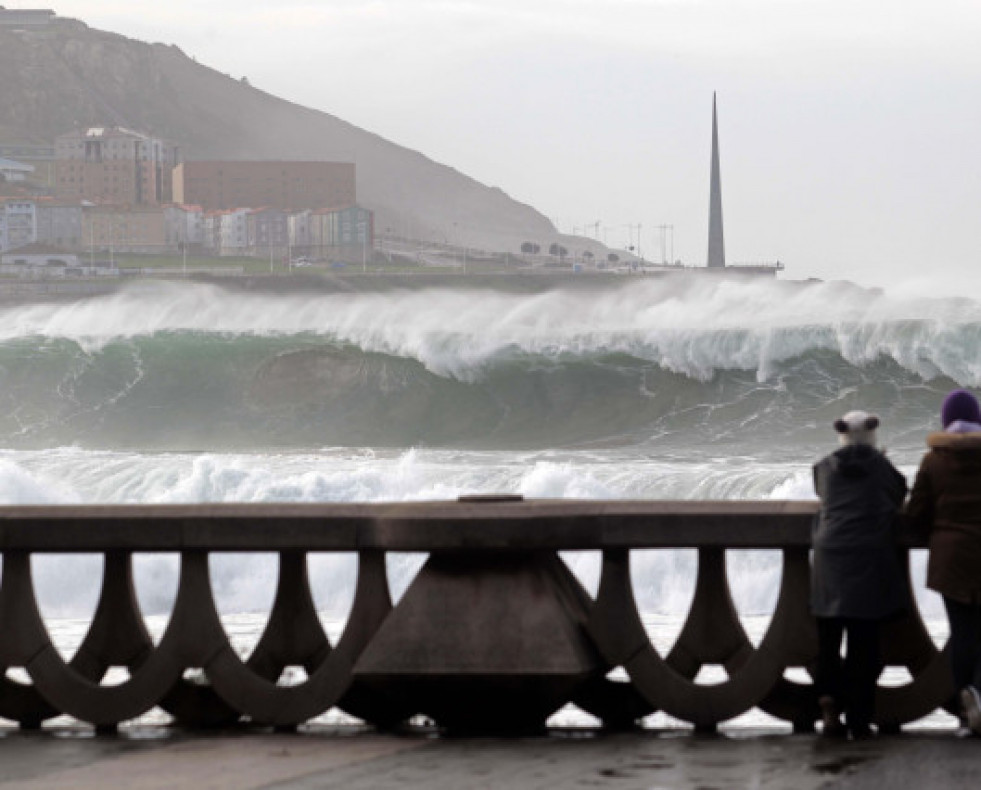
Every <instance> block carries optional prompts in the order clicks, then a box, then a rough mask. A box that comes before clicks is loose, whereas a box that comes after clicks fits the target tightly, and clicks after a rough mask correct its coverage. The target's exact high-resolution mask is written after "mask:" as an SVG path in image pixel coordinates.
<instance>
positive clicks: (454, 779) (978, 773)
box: [0, 728, 981, 790]
mask: <svg viewBox="0 0 981 790" xmlns="http://www.w3.org/2000/svg"><path fill="white" fill-rule="evenodd" d="M979 783H981V740H978V739H968V740H959V739H957V738H955V737H953V736H952V735H951V734H949V733H938V734H934V733H917V734H905V735H902V736H897V737H889V738H880V739H877V740H873V741H864V742H859V743H851V742H831V741H827V740H823V739H821V738H818V737H814V736H791V735H781V734H772V733H765V732H752V733H747V732H742V733H739V734H732V733H730V734H728V735H722V736H718V737H703V736H695V735H692V734H690V733H688V732H662V733H654V732H636V733H628V734H617V735H601V736H597V735H594V734H592V733H581V734H568V733H563V734H555V735H551V736H549V737H540V738H515V739H501V738H467V739H462V738H461V739H456V738H438V737H434V736H427V735H425V734H413V735H405V736H396V735H379V734H374V733H371V732H365V731H361V730H354V729H352V730H338V729H312V730H309V731H306V732H302V733H299V734H296V735H274V734H225V733H223V734H212V735H200V734H198V735H193V736H192V735H187V734H185V733H181V732H179V731H172V730H168V729H154V728H139V729H131V730H124V731H123V732H122V733H121V734H120V735H118V736H99V737H96V736H95V735H93V734H91V732H90V731H87V730H60V731H56V732H44V733H38V734H26V733H20V732H18V731H16V730H2V729H0V788H3V790H8V789H9V788H46V789H48V788H50V789H51V790H57V789H58V788H76V789H77V790H94V789H95V788H99V789H100V790H101V789H102V788H107V787H114V788H115V787H120V788H139V789H140V790H150V789H151V788H154V789H155V788H172V787H181V786H183V787H187V788H192V787H193V788H195V789H196V790H197V789H198V788H201V789H202V790H204V789H205V788H214V789H216V790H217V789H218V788H236V789H239V788H291V789H295V790H301V789H302V790H306V789H308V788H310V789H312V788H318V790H319V788H344V790H369V789H370V790H388V789H389V788H391V789H392V790H395V788H398V790H406V788H427V789H428V788H432V789H433V790H438V789H439V788H446V789H447V790H468V789H472V790H478V789H480V788H508V790H525V789H526V788H527V790H532V789H533V788H534V790H545V788H594V789H595V788H599V789H600V790H602V789H604V788H609V789H610V790H627V789H628V788H629V789H630V790H635V789H636V790H660V789H661V788H663V789H665V790H667V789H668V788H670V790H684V789H685V788H692V789H694V788H698V790H716V789H717V790H723V789H725V790H728V788H744V787H745V788H757V789H759V790H769V789H770V788H774V790H776V789H779V790H787V789H788V788H790V789H791V790H812V788H814V789H817V788H843V789H847V790H859V789H861V788H890V790H902V788H916V789H917V790H919V789H920V788H933V787H938V788H944V790H956V788H961V787H963V788H968V787H970V788H976V787H978V785H979Z"/></svg>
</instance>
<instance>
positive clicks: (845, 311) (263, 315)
mask: <svg viewBox="0 0 981 790" xmlns="http://www.w3.org/2000/svg"><path fill="white" fill-rule="evenodd" d="M979 350H981V304H979V303H978V302H974V301H970V300H967V299H959V300H958V299H942V300H941V299H909V298H897V297H891V296H889V295H887V294H885V293H881V292H876V291H869V290H866V289H861V288H858V287H856V286H852V285H848V284H844V283H830V284H823V283H815V284H800V283H784V282H777V281H750V280H747V281H742V280H729V279H721V278H710V277H699V278H683V277H678V278H657V279H655V278H650V279H626V280H624V281H621V282H619V283H617V284H616V285H614V286H611V285H605V286H602V287H597V288H585V287H582V286H579V287H570V286H566V287H555V288H551V289H549V290H544V291H539V292H535V293H507V292H503V291H501V290H490V289H486V288H485V289H481V288H422V289H395V290H391V289H390V290H379V291H375V292H360V293H357V292H348V293H329V292H313V293H301V294H297V293H293V294H257V293H251V292H247V291H238V292H236V291H226V290H222V289H220V288H218V287H215V286H209V285H184V284H181V285H159V284H158V285H156V286H154V287H152V288H151V287H146V286H144V287H138V288H131V289H128V290H123V291H121V292H119V293H116V294H112V295H109V296H102V297H96V298H90V299H85V300H80V301H77V302H73V303H66V304H35V305H21V306H15V307H6V308H4V309H0V446H7V447H51V446H60V445H67V444H75V445H79V446H84V447H93V448H139V449H173V450H214V449H238V448H257V447H259V448H298V449H302V448H315V447H320V446H325V445H344V446H365V445H369V446H375V447H412V446H434V447H439V446H442V447H453V446H459V447H487V448H541V447H571V446H596V445H599V446H615V445H623V444H629V445H634V444H644V443H649V442H652V441H656V442H658V443H659V445H662V446H663V445H665V444H667V445H668V446H678V445H680V444H682V443H685V442H689V443H691V442H695V443H698V444H700V445H705V444H718V443H743V444H745V443H747V442H748V443H749V445H752V444H754V443H755V442H759V441H772V440H773V439H775V438H777V437H781V438H784V439H786V438H787V437H789V438H790V439H791V440H792V441H794V442H798V443H800V442H803V443H805V444H807V443H810V442H812V441H814V440H815V437H816V434H815V433H814V430H815V428H816V427H818V426H821V427H822V428H823V426H824V425H826V424H827V421H828V419H830V418H833V417H834V416H837V415H838V414H840V413H841V411H842V410H843V409H847V408H852V407H855V406H857V405H861V406H862V407H863V408H869V409H874V410H877V411H879V412H880V413H881V414H882V415H883V417H884V422H885V424H886V426H887V427H892V428H893V429H894V431H895V435H896V437H898V441H899V442H900V443H901V444H902V443H903V442H906V441H907V439H909V441H912V437H913V436H916V437H917V438H916V442H917V443H918V442H919V438H918V437H919V436H921V435H922V432H923V431H924V430H925V429H926V428H927V427H929V425H930V424H932V421H933V419H934V412H935V410H936V405H937V403H938V399H939V397H940V396H941V395H942V393H943V392H944V390H946V389H948V388H949V387H950V386H952V385H953V384H954V383H957V384H961V385H966V386H977V385H979V384H981V354H979V353H978V352H979Z"/></svg>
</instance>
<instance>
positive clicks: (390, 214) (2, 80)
mask: <svg viewBox="0 0 981 790" xmlns="http://www.w3.org/2000/svg"><path fill="white" fill-rule="evenodd" d="M0 75H2V77H0V94H2V95H0V99H2V100H0V143H6V144H13V143H34V144H51V143H53V141H54V138H55V137H56V136H57V135H58V134H61V133H62V132H65V131H68V130H70V129H72V128H75V127H78V126H91V125H107V124H112V125H120V126H126V127H129V128H132V129H139V130H141V131H147V132H150V133H152V134H155V135H158V136H161V137H165V138H167V139H170V140H173V141H174V142H176V143H177V144H178V145H180V146H181V150H182V155H183V157H184V158H185V159H217V158H225V159H293V160H305V159H322V160H338V161H352V160H354V161H355V162H356V163H357V171H358V197H359V202H361V203H363V204H364V205H366V206H368V207H370V208H372V209H374V210H375V212H376V228H377V229H378V230H379V231H384V229H385V228H391V229H392V230H393V232H396V233H397V232H400V231H402V232H404V231H405V230H406V229H411V230H412V234H413V235H414V236H416V237H419V238H433V239H436V238H438V239H440V240H442V239H443V238H444V235H445V234H446V232H447V229H448V228H452V227H454V224H455V225H456V229H455V234H456V236H457V238H458V239H459V240H460V241H461V242H465V243H467V244H470V245H473V246H477V247H482V248H484V249H497V250H504V249H511V250H514V249H516V247H517V245H518V244H519V243H520V241H521V240H523V239H535V240H546V239H548V238H550V237H554V236H555V230H554V229H553V227H552V225H551V223H550V222H549V221H548V219H547V218H545V217H544V216H543V215H542V214H540V213H539V212H538V211H536V210H535V209H533V208H531V207H530V206H527V205H524V204H522V203H519V202H517V201H515V200H512V199H511V198H509V197H508V196H507V195H506V194H505V193H504V192H502V191H501V190H499V189H496V188H492V187H487V186H485V185H483V184H480V183H478V182H477V181H475V180H473V179H472V178H469V177H467V176H465V175H464V174H462V173H460V172H458V171H456V170H454V169H452V168H450V167H447V166H445V165H441V164H439V163H437V162H434V161H432V160H431V159H428V158H427V157H425V156H423V155H422V154H420V153H418V152H416V151H411V150H409V149H407V148H403V147H401V146H398V145H396V144H394V143H391V142H389V141H387V140H385V139H383V138H381V137H379V136H378V135H375V134H372V133H370V132H367V131H365V130H363V129H359V128H357V127H355V126H352V125H351V124H349V123H346V122H345V121H343V120H341V119H340V118H336V117H334V116H332V115H328V114H327V113H324V112H319V111H317V110H311V109H308V108H306V107H301V106H299V105H297V104H293V103H290V102H288V101H284V100H282V99H279V98H277V97H275V96H272V95H270V94H268V93H265V92H263V91H261V90H257V89H256V88H253V87H251V86H250V85H248V84H247V83H244V82H242V81H239V80H236V79H233V78H231V77H229V76H226V75H224V74H221V73H219V72H217V71H215V70H214V69H211V68H207V67H205V66H202V65H200V64H199V63H197V62H195V61H194V60H193V59H192V58H190V57H188V56H187V55H185V54H184V53H183V52H182V51H181V50H180V49H179V48H178V47H176V46H166V45H163V44H146V43H143V42H140V41H135V40H132V39H128V38H125V37H124V36H120V35H116V34H113V33H106V32H103V31H98V30H93V29H91V28H89V27H88V26H86V25H85V24H83V23H82V22H78V21H75V20H58V21H57V22H55V23H54V24H52V25H51V26H49V27H47V28H43V29H40V30H38V31H33V32H16V31H12V30H10V29H4V28H0Z"/></svg>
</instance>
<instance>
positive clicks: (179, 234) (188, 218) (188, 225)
mask: <svg viewBox="0 0 981 790" xmlns="http://www.w3.org/2000/svg"><path fill="white" fill-rule="evenodd" d="M164 236H165V240H166V243H167V246H168V247H171V248H173V249H176V250H180V249H182V245H185V246H187V247H201V246H203V245H204V212H203V211H202V210H201V207H200V206H181V205H173V206H165V207H164Z"/></svg>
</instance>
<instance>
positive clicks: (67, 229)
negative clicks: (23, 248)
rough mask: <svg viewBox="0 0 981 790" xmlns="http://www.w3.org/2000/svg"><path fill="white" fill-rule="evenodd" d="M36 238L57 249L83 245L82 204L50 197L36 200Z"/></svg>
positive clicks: (74, 247)
mask: <svg viewBox="0 0 981 790" xmlns="http://www.w3.org/2000/svg"><path fill="white" fill-rule="evenodd" d="M36 227H37V240H38V242H42V243H44V244H46V245H50V246H53V247H57V248H59V249H69V250H70V249H76V248H79V247H82V246H84V245H85V242H86V240H85V239H83V238H82V205H81V204H80V203H68V202H63V201H58V200H53V199H51V198H38V199H37V202H36Z"/></svg>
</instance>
